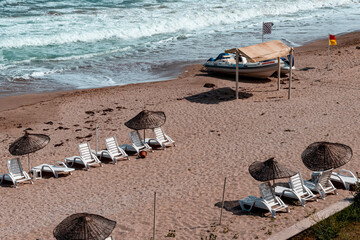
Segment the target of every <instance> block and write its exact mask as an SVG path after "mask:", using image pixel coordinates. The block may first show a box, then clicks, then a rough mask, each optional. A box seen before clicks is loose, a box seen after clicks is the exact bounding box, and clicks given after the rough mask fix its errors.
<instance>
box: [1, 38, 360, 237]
mask: <svg viewBox="0 0 360 240" xmlns="http://www.w3.org/2000/svg"><path fill="white" fill-rule="evenodd" d="M337 41H338V46H336V47H333V48H332V50H331V59H332V61H331V69H332V70H331V71H327V69H326V67H327V40H322V41H317V42H314V43H311V44H308V45H306V46H304V47H300V48H297V49H295V54H296V67H297V70H296V71H295V72H294V82H293V91H292V99H291V100H288V99H287V91H288V90H287V89H286V87H287V86H288V81H287V79H286V78H283V80H282V84H281V90H280V91H276V78H271V79H270V80H266V81H263V80H250V79H242V80H241V81H240V87H241V92H242V94H241V96H244V97H248V98H244V99H240V100H237V101H235V100H233V99H232V98H231V97H230V96H231V95H230V94H231V93H232V90H231V89H234V86H235V84H234V81H233V80H232V79H233V78H232V77H231V78H229V77H223V78H219V77H216V76H209V75H208V74H207V73H205V72H203V71H202V66H201V65H193V66H189V67H187V68H186V69H184V72H183V73H182V74H181V75H180V76H179V77H178V78H177V79H175V80H171V81H166V82H156V83H143V84H136V85H128V86H123V87H111V88H102V89H90V90H80V91H73V92H62V93H50V94H49V93H47V94H36V95H27V96H17V97H9V98H2V99H0V106H1V112H0V148H1V149H2V150H1V151H0V158H1V161H2V164H0V173H5V172H6V171H7V169H6V160H7V159H10V158H12V157H13V156H11V155H10V153H9V152H8V147H9V145H10V144H11V143H12V142H13V141H14V140H15V139H16V138H17V137H19V136H21V135H22V134H23V130H24V129H26V128H32V129H33V131H31V132H33V133H45V134H48V135H49V136H50V137H51V142H50V144H49V145H48V146H46V147H45V148H44V149H42V150H40V151H38V152H36V153H33V154H31V161H32V166H35V165H38V164H41V163H54V162H56V161H61V160H63V159H64V158H65V157H68V156H72V155H77V154H78V150H77V146H78V144H79V143H81V142H84V141H89V142H90V145H91V146H92V147H93V148H94V147H95V130H94V129H95V123H98V125H99V139H100V147H104V138H105V137H109V136H112V135H113V136H116V137H117V139H118V142H119V143H120V144H123V143H129V139H128V135H127V134H128V132H129V129H128V128H126V127H125V126H124V122H125V121H127V120H128V119H130V118H132V117H133V116H135V115H136V114H137V113H138V112H140V111H141V110H143V109H148V110H160V111H164V112H165V113H166V116H167V121H166V124H165V125H164V130H165V131H166V133H167V134H168V135H169V136H171V137H172V138H173V139H174V140H175V141H176V143H177V146H176V147H170V148H168V149H167V150H166V151H163V150H156V151H155V152H154V153H151V154H149V155H148V157H147V158H145V159H136V157H135V156H131V159H130V161H121V162H119V163H118V165H113V164H112V163H110V162H107V163H108V164H105V166H104V167H102V168H101V167H92V168H91V169H90V171H88V172H87V171H84V170H83V169H79V170H77V171H75V172H74V174H73V175H72V176H62V177H60V178H59V179H55V178H53V177H51V176H50V177H48V178H46V179H41V180H38V181H36V182H35V184H34V185H30V184H21V185H20V186H19V188H17V189H15V188H10V187H0V195H1V198H0V206H1V207H0V216H1V219H2V220H1V221H0V239H36V238H42V239H53V237H52V231H53V229H54V228H55V226H56V225H57V224H58V223H60V222H61V221H62V220H63V219H64V218H65V217H67V216H69V215H71V214H73V213H78V212H90V213H95V214H100V215H103V216H105V217H107V218H109V219H112V220H115V221H116V222H117V226H116V228H115V230H114V232H113V236H114V237H115V239H150V237H151V236H152V216H153V209H152V208H153V194H154V191H156V192H157V197H158V198H157V230H156V236H157V239H167V238H165V236H166V235H167V233H168V231H169V230H175V231H176V232H175V233H176V237H175V239H200V238H201V237H205V236H209V232H208V231H209V230H210V229H211V228H210V225H211V224H212V223H214V222H218V220H219V214H220V208H219V207H217V206H215V204H217V203H219V202H220V201H221V196H222V187H223V181H224V177H227V188H226V196H225V200H226V205H225V206H226V208H227V210H225V211H224V215H223V226H218V227H216V229H215V232H214V234H216V235H218V239H233V237H234V236H235V235H237V236H239V238H238V239H255V238H258V239H266V238H267V237H268V236H269V234H271V233H275V232H278V231H281V230H282V229H284V228H286V227H288V226H291V225H292V224H294V223H296V222H297V221H299V220H301V219H303V218H304V217H306V216H308V215H309V213H312V212H314V211H319V210H321V209H324V208H326V206H328V205H330V204H332V203H335V202H337V201H339V200H340V199H343V198H345V197H348V196H349V192H347V191H345V190H339V195H338V196H336V195H329V196H328V197H327V198H326V200H325V201H323V200H321V199H320V200H319V202H311V203H308V204H307V206H306V207H305V208H304V207H301V206H297V205H296V204H294V203H292V202H288V204H289V205H290V208H291V213H280V214H278V216H277V218H276V220H274V219H272V218H271V217H270V216H269V213H266V214H265V216H263V214H262V213H261V212H260V213H259V212H255V213H252V214H249V213H245V212H242V211H241V210H239V208H238V204H237V200H238V199H241V198H244V197H246V196H248V195H255V196H259V191H258V184H259V182H257V181H256V180H254V179H253V178H252V177H251V176H250V174H249V173H248V166H249V165H250V164H251V163H252V162H253V161H263V160H266V159H268V158H270V157H275V158H276V160H278V161H279V162H281V163H283V164H285V165H287V166H288V167H289V168H291V169H293V170H298V171H300V172H302V174H303V176H304V177H305V178H309V176H310V174H311V171H309V170H308V169H307V168H306V167H305V166H304V165H303V163H302V161H301V157H300V156H301V153H302V151H303V150H304V149H305V148H306V147H307V146H308V145H309V144H310V143H312V142H315V141H330V142H341V143H344V144H347V145H349V146H351V147H352V149H353V152H354V157H353V160H352V161H351V162H349V163H348V164H347V165H346V166H345V168H347V169H350V170H352V171H353V172H356V171H358V170H359V156H360V155H359V153H360V149H359V148H360V138H359V135H360V128H359V113H360V94H359V92H360V87H359V81H360V49H356V46H360V33H351V34H347V35H344V36H341V37H340V36H339V37H338V38H337ZM205 83H213V84H215V85H216V87H215V88H214V89H209V88H204V87H203V85H204V84H205ZM251 95H252V96H251ZM249 96H250V97H249ZM86 111H93V112H94V114H93V115H89V114H86V113H85V112H86ZM50 122H51V123H50ZM147 134H148V135H150V134H151V132H150V131H148V132H147ZM21 160H22V163H23V166H24V168H25V169H27V158H26V156H23V157H21ZM284 181H285V180H284ZM224 229H225V231H224ZM226 229H228V231H226ZM212 230H214V229H212Z"/></svg>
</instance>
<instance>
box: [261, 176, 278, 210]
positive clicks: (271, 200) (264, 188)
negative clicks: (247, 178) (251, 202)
mask: <svg viewBox="0 0 360 240" xmlns="http://www.w3.org/2000/svg"><path fill="white" fill-rule="evenodd" d="M259 189H260V194H261V197H262V198H263V199H264V200H265V201H266V202H267V203H268V204H269V205H270V206H274V205H277V202H276V200H275V194H274V192H273V190H272V188H271V186H270V183H268V182H266V183H261V184H259Z"/></svg>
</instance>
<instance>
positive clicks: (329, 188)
mask: <svg viewBox="0 0 360 240" xmlns="http://www.w3.org/2000/svg"><path fill="white" fill-rule="evenodd" d="M331 175H332V169H329V170H326V171H323V172H315V173H313V174H312V176H311V178H312V180H311V181H306V180H305V181H304V183H305V186H306V187H308V188H309V189H310V190H311V191H313V192H318V193H319V194H320V196H321V198H322V199H323V200H325V194H327V193H331V192H334V193H335V194H336V195H337V194H338V193H337V190H336V188H335V187H334V185H333V184H332V183H331V181H330V178H331Z"/></svg>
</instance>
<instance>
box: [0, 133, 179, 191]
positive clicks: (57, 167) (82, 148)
mask: <svg viewBox="0 0 360 240" xmlns="http://www.w3.org/2000/svg"><path fill="white" fill-rule="evenodd" d="M153 130H154V134H155V138H148V139H145V141H143V140H142V139H141V137H140V134H139V132H138V131H132V132H130V133H129V137H130V141H131V145H128V144H124V145H122V146H119V144H118V142H117V140H116V138H115V137H109V138H106V139H105V145H106V149H105V150H100V151H98V152H96V151H95V150H92V149H91V148H90V145H89V143H87V142H86V143H81V144H79V153H80V155H79V156H72V157H68V158H65V163H63V162H56V163H55V164H54V165H50V164H41V165H39V166H36V167H33V168H32V169H31V172H32V174H33V175H35V178H36V177H40V178H41V176H42V173H43V172H50V173H52V174H53V175H54V177H55V178H58V175H59V173H69V174H71V173H72V172H73V171H75V168H73V167H74V165H75V164H81V165H83V166H84V167H85V168H86V170H87V171H89V170H90V166H93V165H99V166H101V167H102V166H103V165H102V162H101V160H102V158H103V157H106V158H110V159H111V160H112V161H113V163H114V164H117V161H118V160H121V159H126V160H129V156H128V154H127V153H126V151H127V150H130V151H131V150H132V151H134V152H136V153H137V154H138V156H140V152H141V151H152V147H150V145H149V144H151V145H154V146H159V147H161V148H162V149H164V150H165V149H166V147H167V146H169V145H173V146H175V142H174V141H173V140H172V139H171V138H170V137H169V136H167V135H166V134H165V133H164V131H163V129H162V128H161V127H159V128H155V129H153ZM7 167H8V170H9V173H6V174H4V175H0V184H1V183H2V182H3V181H10V182H12V183H13V184H14V186H15V187H17V186H18V183H21V182H26V181H30V182H31V184H33V181H32V180H33V179H32V178H31V177H30V175H29V174H28V173H26V172H25V171H24V170H23V168H22V166H21V162H20V160H19V158H14V159H11V160H8V161H7ZM38 175H39V176H38Z"/></svg>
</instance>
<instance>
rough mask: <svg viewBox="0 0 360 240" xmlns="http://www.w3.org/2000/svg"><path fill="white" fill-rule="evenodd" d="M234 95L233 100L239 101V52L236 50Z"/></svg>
mask: <svg viewBox="0 0 360 240" xmlns="http://www.w3.org/2000/svg"><path fill="white" fill-rule="evenodd" d="M235 78H236V93H235V98H236V99H239V52H238V51H237V50H236V77H235Z"/></svg>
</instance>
